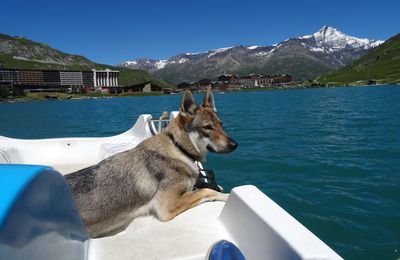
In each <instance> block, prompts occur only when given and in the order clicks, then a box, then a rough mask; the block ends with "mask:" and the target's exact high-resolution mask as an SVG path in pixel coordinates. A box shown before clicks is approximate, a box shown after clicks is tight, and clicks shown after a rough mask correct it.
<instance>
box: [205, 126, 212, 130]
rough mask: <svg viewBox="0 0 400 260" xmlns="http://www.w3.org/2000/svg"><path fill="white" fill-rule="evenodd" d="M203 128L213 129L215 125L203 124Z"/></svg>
mask: <svg viewBox="0 0 400 260" xmlns="http://www.w3.org/2000/svg"><path fill="white" fill-rule="evenodd" d="M203 129H205V130H213V129H214V127H213V126H212V125H205V126H203Z"/></svg>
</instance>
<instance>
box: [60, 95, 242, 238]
mask: <svg viewBox="0 0 400 260" xmlns="http://www.w3.org/2000/svg"><path fill="white" fill-rule="evenodd" d="M237 145H238V144H237V142H235V141H234V140H233V139H232V138H230V137H229V136H228V135H227V134H226V133H225V131H224V130H223V128H222V121H221V119H220V118H219V117H218V115H217V110H216V107H215V103H214V97H213V94H212V92H211V90H210V89H208V90H207V93H206V96H205V98H204V101H203V102H202V104H201V105H200V106H198V105H197V104H196V101H195V100H194V98H193V96H192V94H191V92H190V91H188V90H187V91H185V92H184V94H183V98H182V104H181V107H180V111H179V113H178V115H177V117H176V118H175V119H174V120H173V121H172V122H171V123H170V124H169V125H168V126H167V127H166V128H165V130H164V131H163V132H162V133H160V134H157V135H156V136H153V137H151V138H148V139H146V140H144V141H143V142H141V143H140V144H138V145H137V146H136V147H135V148H133V149H131V150H128V151H125V152H122V153H119V154H116V155H114V156H111V157H109V158H107V159H105V160H103V161H101V162H100V163H98V164H97V165H94V166H91V167H88V168H85V169H82V170H79V171H77V172H74V173H71V174H68V175H66V176H65V178H66V180H67V182H68V183H69V185H70V188H71V191H72V193H73V195H74V199H75V202H76V204H77V207H78V209H79V211H80V215H81V218H82V220H83V221H84V223H85V225H86V229H87V231H88V233H89V235H90V237H93V238H96V237H103V236H109V235H113V234H116V233H119V232H121V231H122V230H124V229H126V227H127V226H128V225H129V223H131V221H132V220H133V219H134V218H136V217H139V216H144V215H153V216H155V217H156V218H158V219H159V220H161V221H168V220H171V219H173V218H174V217H175V216H176V215H178V214H180V213H182V212H183V211H185V210H187V209H190V208H193V207H195V206H197V205H199V204H201V203H203V202H206V201H216V200H218V201H226V200H227V197H228V194H223V193H219V192H217V191H214V190H212V189H207V188H205V189H195V190H193V186H194V184H195V183H196V180H197V178H198V174H199V168H198V166H197V164H196V163H195V161H199V162H204V161H205V157H206V154H207V152H208V151H210V152H216V153H229V152H232V151H233V150H235V149H236V147H237Z"/></svg>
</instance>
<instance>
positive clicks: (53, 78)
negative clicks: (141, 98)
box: [0, 68, 119, 92]
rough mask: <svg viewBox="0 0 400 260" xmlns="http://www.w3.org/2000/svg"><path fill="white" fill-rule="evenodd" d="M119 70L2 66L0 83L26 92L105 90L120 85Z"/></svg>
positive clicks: (11, 88) (107, 90)
mask: <svg viewBox="0 0 400 260" xmlns="http://www.w3.org/2000/svg"><path fill="white" fill-rule="evenodd" d="M118 81H119V71H116V70H110V69H105V70H96V69H93V70H92V71H66V70H19V69H4V68H0V85H5V86H7V87H9V88H10V90H11V91H13V89H15V88H18V89H21V90H23V91H25V92H43V91H45V92H80V91H83V90H85V91H87V92H90V91H103V92H109V88H117V87H119V85H118V84H119V83H118Z"/></svg>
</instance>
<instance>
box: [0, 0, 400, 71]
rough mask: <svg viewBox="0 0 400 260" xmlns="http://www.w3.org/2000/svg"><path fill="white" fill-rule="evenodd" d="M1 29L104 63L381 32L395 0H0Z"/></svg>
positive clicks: (395, 16) (396, 6) (391, 19)
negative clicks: (331, 31)
mask: <svg viewBox="0 0 400 260" xmlns="http://www.w3.org/2000/svg"><path fill="white" fill-rule="evenodd" d="M0 6H1V11H0V12H1V23H0V32H1V33H5V34H9V35H19V36H25V37H27V38H29V39H32V40H35V41H39V42H43V43H46V44H48V45H50V46H52V47H54V48H57V49H59V50H62V51H64V52H67V53H72V54H80V55H84V56H86V57H88V58H89V59H91V60H93V61H96V62H100V63H106V64H117V63H120V62H122V61H125V60H127V59H136V58H140V57H148V58H154V59H165V58H168V57H170V56H173V55H175V54H178V53H181V52H198V51H204V50H209V49H215V48H220V47H227V46H232V45H238V44H242V45H253V44H258V45H270V44H274V43H278V42H280V41H282V40H285V39H286V38H290V37H297V36H299V35H303V34H311V33H314V32H315V31H317V30H318V29H319V28H320V27H322V26H323V25H329V26H333V27H336V28H338V29H339V30H341V31H342V32H344V33H346V34H349V35H352V36H357V37H365V38H373V39H382V40H386V39H388V38H389V37H391V36H393V35H395V34H397V33H399V32H400V19H399V16H400V13H399V11H400V1H399V0H381V1H371V0H366V1H357V0H348V1H345V0H336V1H324V0H312V1H311V0H310V1H307V0H298V1H295V0H290V1H289V0H288V1H284V0H280V1H254V0H247V1H234V0H231V1H229V0H223V1H218V0H214V1H209V0H198V1H194V0H182V1H178V0H159V1H150V0H148V1H135V0H130V1H129V0H128V1H120V0H113V1H85V0H81V1H76V0H68V1H67V0H64V1H57V0H53V1H42V0H25V1H20V0H4V1H2V3H1V5H0Z"/></svg>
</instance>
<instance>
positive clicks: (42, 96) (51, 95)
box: [0, 84, 399, 103]
mask: <svg viewBox="0 0 400 260" xmlns="http://www.w3.org/2000/svg"><path fill="white" fill-rule="evenodd" d="M382 86H399V84H382V85H381V84H379V85H344V86H333V85H332V86H299V85H296V86H280V87H264V88H245V89H241V90H226V91H219V90H218V91H215V93H221V92H222V93H231V92H253V91H254V92H255V91H274V90H294V89H317V88H343V87H352V88H353V87H382ZM203 91H204V90H197V91H195V92H196V93H200V92H203ZM178 94H179V93H178ZM169 95H171V94H164V93H162V92H161V91H155V92H133V93H123V94H117V95H115V94H103V93H89V94H66V93H55V92H41V93H28V94H27V96H25V97H15V98H9V99H5V100H0V103H17V102H30V101H48V100H80V99H108V98H123V97H148V96H169Z"/></svg>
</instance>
